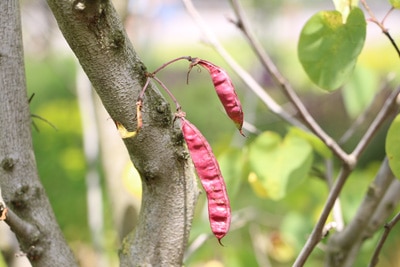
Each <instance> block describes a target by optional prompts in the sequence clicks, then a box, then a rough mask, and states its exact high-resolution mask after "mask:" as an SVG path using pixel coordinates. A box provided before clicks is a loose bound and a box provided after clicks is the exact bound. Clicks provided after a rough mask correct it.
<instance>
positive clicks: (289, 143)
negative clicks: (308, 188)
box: [249, 132, 312, 200]
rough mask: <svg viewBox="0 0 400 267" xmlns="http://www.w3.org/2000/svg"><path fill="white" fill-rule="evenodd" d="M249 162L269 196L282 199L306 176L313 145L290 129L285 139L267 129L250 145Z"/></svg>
mask: <svg viewBox="0 0 400 267" xmlns="http://www.w3.org/2000/svg"><path fill="white" fill-rule="evenodd" d="M249 163H250V169H251V171H252V172H254V173H255V175H256V176H255V177H256V178H257V180H259V182H258V184H260V183H261V184H262V186H263V187H264V189H265V192H266V195H267V196H268V197H269V198H271V199H273V200H279V199H281V198H283V197H284V196H285V195H286V193H287V192H288V191H290V190H291V189H293V188H295V187H296V186H298V185H299V184H300V183H301V182H302V181H303V180H304V178H305V177H306V176H307V174H308V172H309V170H310V168H311V163H312V148H311V145H310V144H309V143H308V142H307V141H306V140H304V139H303V138H300V137H298V136H296V135H295V134H291V133H290V132H289V133H288V134H287V135H286V136H285V138H284V139H283V140H282V139H281V137H280V136H279V135H278V134H276V133H273V132H264V133H263V134H261V135H260V136H258V137H257V138H256V140H255V141H254V142H253V143H252V144H251V145H250V149H249Z"/></svg>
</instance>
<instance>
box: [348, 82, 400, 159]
mask: <svg viewBox="0 0 400 267" xmlns="http://www.w3.org/2000/svg"><path fill="white" fill-rule="evenodd" d="M399 93H400V87H398V88H397V89H396V90H394V91H393V92H392V93H391V94H390V95H389V97H388V98H387V99H386V101H385V103H384V104H383V106H382V108H381V109H380V111H379V113H378V114H377V115H376V117H375V119H374V120H373V121H372V123H371V125H370V126H369V128H368V130H367V131H366V132H365V134H364V136H363V137H362V138H361V140H360V141H359V142H358V144H357V146H356V148H355V149H354V151H353V152H352V153H351V154H350V155H351V156H353V157H354V158H355V159H358V158H359V156H360V154H361V153H362V151H363V150H364V149H365V148H366V146H367V145H368V144H369V142H370V141H371V139H372V137H373V136H374V135H375V133H376V132H377V131H378V129H379V127H380V126H381V125H382V123H383V122H384V121H385V119H387V118H388V116H389V115H390V114H391V113H394V111H395V109H394V107H395V106H396V99H397V96H398V95H399Z"/></svg>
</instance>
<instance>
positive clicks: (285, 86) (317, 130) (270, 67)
mask: <svg viewBox="0 0 400 267" xmlns="http://www.w3.org/2000/svg"><path fill="white" fill-rule="evenodd" d="M231 3H232V7H233V9H234V11H235V13H236V16H237V19H238V22H237V26H238V27H239V29H240V30H241V31H242V32H243V33H244V35H245V36H246V37H247V39H248V41H249V43H250V45H251V47H252V49H253V51H254V52H255V53H256V54H257V56H258V58H259V59H260V60H261V63H262V65H263V66H264V68H265V69H266V70H267V71H268V72H269V73H270V74H271V75H272V77H274V79H275V81H276V82H277V83H278V85H279V86H280V87H281V88H282V90H283V92H284V93H285V94H286V96H287V97H288V98H289V100H290V101H291V102H292V103H293V105H294V106H295V107H296V109H297V110H298V112H299V114H300V116H301V118H302V119H303V120H304V121H305V123H306V124H307V126H308V127H309V128H310V130H311V131H312V132H313V133H314V134H315V135H317V136H318V137H319V138H320V139H321V140H322V141H323V142H324V143H325V144H326V145H327V146H328V147H329V148H330V149H331V150H332V151H333V153H334V154H335V155H336V156H338V157H339V158H340V159H341V160H342V161H343V162H345V163H346V164H350V165H352V164H354V162H353V161H352V159H351V158H350V157H349V156H348V155H347V153H346V152H345V151H343V149H342V148H341V147H340V146H339V145H338V144H337V143H336V142H335V141H334V140H333V139H332V138H331V137H330V136H329V135H328V134H327V133H326V132H325V131H324V130H323V129H322V128H321V127H320V126H319V124H318V123H317V122H316V121H315V120H314V118H313V117H312V116H311V114H310V113H309V112H308V110H307V108H306V107H305V106H304V104H303V102H302V101H301V100H300V98H299V96H298V95H297V94H296V92H295V91H294V90H293V88H292V86H291V85H290V84H289V82H288V81H287V80H286V79H285V78H284V77H283V75H282V74H281V73H280V72H279V70H278V68H277V66H276V65H275V64H274V62H273V61H272V60H271V58H270V57H269V55H268V54H267V53H266V52H265V50H264V48H263V47H262V45H261V43H260V42H259V40H258V39H257V38H256V37H255V35H254V34H253V32H252V30H251V27H250V24H249V22H248V19H247V17H246V15H245V14H244V12H243V8H242V6H241V5H240V4H239V1H238V0H231Z"/></svg>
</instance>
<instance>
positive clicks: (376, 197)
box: [327, 159, 394, 266]
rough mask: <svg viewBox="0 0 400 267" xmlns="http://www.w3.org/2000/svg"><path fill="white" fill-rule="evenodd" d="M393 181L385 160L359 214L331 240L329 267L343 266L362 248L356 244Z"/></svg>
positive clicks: (328, 254)
mask: <svg viewBox="0 0 400 267" xmlns="http://www.w3.org/2000/svg"><path fill="white" fill-rule="evenodd" d="M393 179H394V176H393V174H392V172H391V171H390V168H389V165H388V161H387V159H385V160H384V161H383V163H382V165H381V168H380V170H379V172H378V173H377V175H376V177H375V179H374V181H373V182H372V183H371V184H370V186H369V188H368V192H367V194H366V195H365V198H364V200H363V202H362V203H361V205H360V206H359V208H358V211H357V214H356V215H355V216H354V218H353V219H352V220H351V222H350V223H349V224H348V225H347V226H346V227H345V228H344V230H343V231H341V232H336V233H335V234H333V235H332V237H331V238H330V239H329V245H328V248H329V250H328V251H327V261H328V266H339V265H340V266H343V264H344V262H346V261H347V260H348V258H350V254H349V252H350V251H352V250H353V249H356V250H357V248H359V247H360V245H358V246H355V244H356V243H358V242H361V239H362V238H361V236H363V233H364V231H365V229H366V227H367V225H368V223H369V220H370V218H371V217H372V214H374V213H375V212H376V210H377V207H378V205H379V203H380V202H381V200H382V198H383V196H384V195H385V193H386V191H387V190H388V188H389V186H390V184H391V183H392V181H393ZM356 247H357V248H356ZM339 255H340V256H339Z"/></svg>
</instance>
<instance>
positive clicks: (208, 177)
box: [179, 116, 231, 245]
mask: <svg viewBox="0 0 400 267" xmlns="http://www.w3.org/2000/svg"><path fill="white" fill-rule="evenodd" d="M179 118H180V119H181V125H182V133H183V137H184V139H185V141H186V144H187V146H188V149H189V153H190V156H191V157H192V160H193V164H194V167H195V168H196V171H197V174H198V176H199V178H200V181H201V184H202V185H203V188H204V190H205V191H206V195H207V200H208V216H209V221H210V226H211V230H212V232H213V233H214V235H215V237H216V238H217V239H218V242H219V243H220V244H221V245H222V243H221V239H222V238H223V237H224V236H225V235H226V233H227V232H228V231H229V226H230V223H231V208H230V204H229V198H228V194H227V192H226V186H225V182H224V178H223V177H222V174H221V170H220V168H219V165H218V162H217V160H216V159H215V156H214V154H213V152H212V149H211V146H210V144H209V143H208V142H207V140H206V139H205V137H204V136H203V135H202V134H201V133H200V131H199V130H198V129H197V128H196V126H194V125H193V124H191V123H190V122H189V121H187V120H186V119H185V118H184V117H183V116H179Z"/></svg>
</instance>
